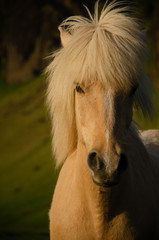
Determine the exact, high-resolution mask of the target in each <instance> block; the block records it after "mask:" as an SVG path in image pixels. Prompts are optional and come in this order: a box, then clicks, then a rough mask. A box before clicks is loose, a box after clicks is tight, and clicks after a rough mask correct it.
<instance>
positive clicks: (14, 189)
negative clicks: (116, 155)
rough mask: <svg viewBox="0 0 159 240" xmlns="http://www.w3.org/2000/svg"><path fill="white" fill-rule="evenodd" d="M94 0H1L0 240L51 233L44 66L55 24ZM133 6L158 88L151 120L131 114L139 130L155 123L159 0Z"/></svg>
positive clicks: (54, 42) (158, 115) (158, 123)
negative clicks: (137, 123) (135, 7)
mask: <svg viewBox="0 0 159 240" xmlns="http://www.w3.org/2000/svg"><path fill="white" fill-rule="evenodd" d="M94 2H95V1H91V0H83V1H77V0H76V1H75V0H25V1H21V0H14V1H12V0H0V240H8V239H16V240H23V239H26V240H28V239H29V240H32V239H33V240H36V239H38V240H42V239H43V240H45V239H49V220H48V212H49V207H50V204H51V200H52V195H53V192H54V187H55V183H56V179H57V176H58V171H57V170H55V169H54V161H53V156H52V154H51V144H50V143H51V137H50V120H49V116H48V113H47V109H46V106H45V92H46V86H47V84H46V79H45V76H44V75H43V74H42V72H43V70H44V68H45V67H46V65H47V64H48V59H47V58H46V57H47V56H48V55H49V54H50V53H51V52H53V51H54V50H55V49H57V48H58V47H59V46H60V40H59V33H58V30H57V27H58V25H59V24H60V23H61V22H62V20H64V19H65V18H66V17H68V16H70V15H74V14H76V15H77V14H84V15H85V16H87V13H86V10H85V9H84V7H83V6H82V4H85V5H87V6H88V7H89V9H90V10H91V11H92V10H93V6H94ZM100 2H101V3H102V2H103V3H104V1H102V0H101V1H100ZM129 2H132V1H131V0H130V1H129ZM136 6H137V12H136V15H137V16H138V17H139V18H140V19H141V20H142V22H143V23H144V26H145V28H146V29H147V43H148V46H149V53H148V57H147V60H146V63H145V71H146V73H147V75H148V76H149V78H150V79H151V81H152V82H153V85H154V86H155V96H154V105H155V109H156V111H155V115H154V119H153V121H150V119H147V120H145V119H144V118H143V117H142V116H141V114H139V115H138V114H137V113H135V119H136V120H137V121H138V122H139V124H140V125H141V127H142V128H143V129H148V128H159V100H157V99H158V96H159V24H158V23H159V1H158V0H138V1H136Z"/></svg>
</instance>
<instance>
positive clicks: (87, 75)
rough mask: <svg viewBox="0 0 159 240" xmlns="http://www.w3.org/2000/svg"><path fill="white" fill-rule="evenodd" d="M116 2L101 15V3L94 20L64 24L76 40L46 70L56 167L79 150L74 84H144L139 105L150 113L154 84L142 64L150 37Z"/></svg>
mask: <svg viewBox="0 0 159 240" xmlns="http://www.w3.org/2000/svg"><path fill="white" fill-rule="evenodd" d="M118 5H119V4H118V3H117V1H114V2H112V3H111V4H109V5H105V6H104V7H103V9H102V11H101V13H100V16H98V3H97V4H96V6H95V13H94V16H92V15H91V14H90V12H89V10H88V9H87V10H88V14H89V19H87V18H84V17H80V16H74V17H70V18H68V19H66V20H65V21H64V22H63V23H62V24H61V26H62V27H65V28H66V30H67V31H68V32H69V33H71V35H72V37H71V39H70V41H69V43H68V44H67V46H66V47H64V48H61V49H60V50H59V51H57V52H56V53H54V54H53V61H52V62H51V64H50V65H49V66H48V68H47V70H46V71H47V74H48V79H49V86H48V92H47V102H48V106H49V108H50V113H51V118H52V134H53V149H54V154H55V157H56V163H57V166H58V165H60V164H62V163H63V161H64V160H65V159H66V158H67V156H68V155H69V154H70V153H71V152H72V151H73V150H74V149H75V148H76V145H77V131H76V120H75V106H74V88H75V83H82V84H84V85H88V84H91V83H92V82H95V81H100V82H101V83H102V84H103V85H104V86H105V87H107V88H116V89H118V88H122V89H125V90H127V89H129V88H130V86H133V85H134V86H136V85H137V84H139V88H138V90H137V92H136V96H135V102H136V105H137V106H139V107H140V108H141V110H142V112H143V113H144V114H146V113H148V114H150V113H151V109H152V104H151V94H150V92H149V81H148V79H147V78H146V77H145V74H144V70H143V67H144V66H143V65H144V57H145V50H146V46H145V40H144V39H145V36H144V33H143V31H142V29H141V27H140V25H139V23H138V22H137V20H136V19H135V18H133V17H130V16H129V15H128V13H126V12H127V11H128V8H126V7H119V6H118Z"/></svg>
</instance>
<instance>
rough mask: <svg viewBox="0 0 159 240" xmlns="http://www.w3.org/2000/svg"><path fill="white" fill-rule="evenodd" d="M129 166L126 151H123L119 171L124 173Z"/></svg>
mask: <svg viewBox="0 0 159 240" xmlns="http://www.w3.org/2000/svg"><path fill="white" fill-rule="evenodd" d="M127 167H128V159H127V157H126V155H125V154H124V153H121V154H120V161H119V165H118V169H117V171H118V172H120V173H122V172H124V171H125V170H126V169H127Z"/></svg>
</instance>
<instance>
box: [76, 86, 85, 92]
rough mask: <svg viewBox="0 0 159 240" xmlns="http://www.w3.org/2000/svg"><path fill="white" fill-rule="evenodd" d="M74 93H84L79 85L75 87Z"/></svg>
mask: <svg viewBox="0 0 159 240" xmlns="http://www.w3.org/2000/svg"><path fill="white" fill-rule="evenodd" d="M76 91H77V92H78V93H84V91H83V89H82V88H81V87H80V86H79V85H77V86H76Z"/></svg>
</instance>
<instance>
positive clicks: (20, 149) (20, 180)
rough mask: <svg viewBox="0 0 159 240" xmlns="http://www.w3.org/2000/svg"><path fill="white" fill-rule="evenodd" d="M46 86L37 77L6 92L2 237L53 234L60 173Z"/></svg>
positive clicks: (0, 160) (0, 174) (0, 105)
mask: <svg viewBox="0 0 159 240" xmlns="http://www.w3.org/2000/svg"><path fill="white" fill-rule="evenodd" d="M44 82H45V80H44V79H43V78H37V79H33V80H32V81H30V82H28V83H26V84H21V85H18V86H14V87H8V86H3V88H1V90H0V133H1V137H0V149H1V150H0V196H1V197H0V239H11V238H12V239H17V240H18V239H19V240H20V239H48V236H49V220H48V211H49V207H50V204H51V199H52V195H53V191H54V186H55V182H56V178H57V172H55V171H54V166H53V159H52V157H51V144H50V141H51V140H50V126H49V119H48V116H47V112H46V107H45V106H44V102H45V84H44ZM2 89H3V90H4V91H2ZM26 236H28V238H27V237H26Z"/></svg>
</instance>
